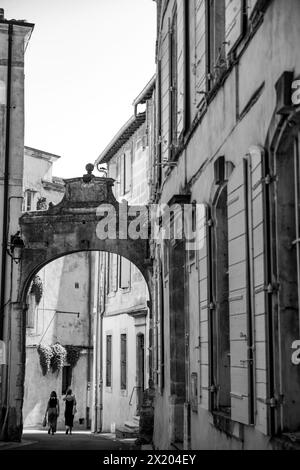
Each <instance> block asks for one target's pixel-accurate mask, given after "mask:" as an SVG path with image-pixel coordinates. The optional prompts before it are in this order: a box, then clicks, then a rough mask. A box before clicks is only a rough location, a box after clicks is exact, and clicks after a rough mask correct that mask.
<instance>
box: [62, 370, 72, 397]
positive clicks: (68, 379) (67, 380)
mask: <svg viewBox="0 0 300 470" xmlns="http://www.w3.org/2000/svg"><path fill="white" fill-rule="evenodd" d="M71 384H72V367H71V366H64V367H63V370H62V385H61V393H62V394H63V395H65V394H66V392H67V390H68V388H69V387H71Z"/></svg>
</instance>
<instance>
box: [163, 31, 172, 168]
mask: <svg viewBox="0 0 300 470" xmlns="http://www.w3.org/2000/svg"><path fill="white" fill-rule="evenodd" d="M170 36H171V25H170V23H169V28H168V32H167V33H166V34H165V36H164V37H163V39H162V45H161V114H162V115H161V141H162V142H161V154H162V162H166V161H168V160H169V145H170V142H169V137H170V135H169V133H170V82H171V77H170V51H169V49H170Z"/></svg>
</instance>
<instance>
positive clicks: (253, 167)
mask: <svg viewBox="0 0 300 470" xmlns="http://www.w3.org/2000/svg"><path fill="white" fill-rule="evenodd" d="M263 158H264V150H263V148H261V147H259V146H253V147H251V148H250V149H249V165H250V178H251V179H250V184H251V205H252V210H251V213H252V219H251V225H252V233H253V234H252V246H253V261H252V263H253V290H254V293H253V297H254V302H253V305H254V307H253V308H254V322H255V331H256V338H255V340H256V343H255V375H256V398H257V401H256V429H258V430H260V431H261V432H262V433H263V434H267V432H268V424H267V423H268V420H267V413H268V411H267V405H266V403H265V401H266V399H267V398H268V396H267V377H268V375H267V366H266V364H267V362H266V294H265V288H266V284H267V281H266V279H265V249H264V246H265V244H264V201H263V176H264V173H263Z"/></svg>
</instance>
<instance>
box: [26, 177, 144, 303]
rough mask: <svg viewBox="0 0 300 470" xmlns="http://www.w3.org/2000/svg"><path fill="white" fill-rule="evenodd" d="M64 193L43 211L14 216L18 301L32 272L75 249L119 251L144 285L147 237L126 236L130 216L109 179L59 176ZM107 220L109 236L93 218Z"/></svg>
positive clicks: (130, 219) (130, 220)
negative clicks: (18, 241)
mask: <svg viewBox="0 0 300 470" xmlns="http://www.w3.org/2000/svg"><path fill="white" fill-rule="evenodd" d="M65 183H66V192H65V196H64V198H63V200H62V201H61V202H60V203H59V204H58V205H57V206H50V207H49V209H48V210H47V211H37V212H30V213H27V214H24V215H23V216H22V217H21V219H20V227H21V234H22V239H23V241H24V245H25V247H24V250H23V255H22V266H21V278H20V290H19V292H20V301H22V300H24V299H25V297H24V295H25V294H26V288H27V287H28V283H29V282H30V280H31V278H32V275H33V274H34V273H35V272H37V271H38V270H39V269H41V268H42V267H43V266H44V265H46V264H48V263H49V262H50V261H53V260H54V259H56V258H58V257H61V256H64V255H67V254H71V253H74V252H76V251H83V250H88V251H108V252H111V253H116V254H118V255H120V256H124V257H125V258H127V259H129V261H131V262H132V263H134V264H135V265H136V266H137V267H138V268H139V270H140V271H141V273H142V274H143V276H144V278H145V280H146V282H147V284H148V286H149V279H148V272H149V262H148V252H149V250H148V240H147V239H142V238H137V239H131V238H129V237H127V233H128V226H129V225H130V223H131V222H132V220H133V219H134V218H133V217H132V216H128V214H129V213H132V211H131V210H130V207H129V206H127V204H126V203H125V204H119V203H118V202H117V200H116V199H115V197H114V195H113V192H112V187H113V184H114V180H113V179H111V178H99V177H98V178H97V177H94V176H93V175H85V177H83V178H73V179H68V180H65ZM101 220H102V221H103V223H104V220H106V221H109V222H108V223H111V226H113V225H114V224H115V229H114V230H113V231H112V233H110V237H108V238H105V239H103V237H104V236H105V234H103V233H101V237H100V236H99V235H100V234H99V225H98V224H99V222H100V221H101Z"/></svg>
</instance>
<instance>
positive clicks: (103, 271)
mask: <svg viewBox="0 0 300 470" xmlns="http://www.w3.org/2000/svg"><path fill="white" fill-rule="evenodd" d="M102 256H103V262H102V266H101V263H100V269H102V273H103V284H102V286H101V288H102V296H100V299H101V306H100V325H99V326H100V327H99V342H98V349H99V355H100V357H99V363H100V396H99V408H100V415H99V432H101V431H102V426H103V386H104V383H103V347H104V345H103V344H102V336H103V334H102V333H103V316H104V312H105V301H106V275H105V273H106V259H107V253H103V254H102Z"/></svg>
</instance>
